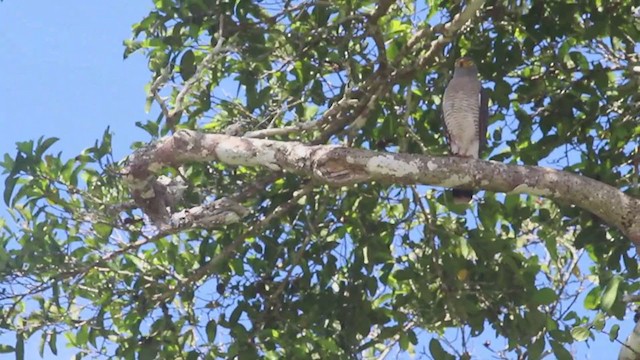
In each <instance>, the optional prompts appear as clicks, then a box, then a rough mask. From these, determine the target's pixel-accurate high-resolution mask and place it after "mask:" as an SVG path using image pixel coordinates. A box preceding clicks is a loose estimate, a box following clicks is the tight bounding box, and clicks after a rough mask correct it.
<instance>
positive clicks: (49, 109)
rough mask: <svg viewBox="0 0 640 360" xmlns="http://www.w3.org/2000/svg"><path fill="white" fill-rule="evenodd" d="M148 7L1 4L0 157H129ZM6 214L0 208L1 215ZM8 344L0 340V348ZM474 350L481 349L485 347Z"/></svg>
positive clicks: (140, 113)
mask: <svg viewBox="0 0 640 360" xmlns="http://www.w3.org/2000/svg"><path fill="white" fill-rule="evenodd" d="M151 8H152V2H151V1H123V0H119V1H112V2H88V1H79V0H72V1H68V2H65V3H64V4H63V5H61V3H60V2H42V1H40V2H37V3H36V2H35V1H28V0H5V1H4V2H2V3H0V49H1V50H2V51H0V69H2V70H1V75H0V78H1V79H2V80H1V81H0V95H1V96H0V124H1V125H2V131H0V155H2V154H4V153H7V152H8V153H10V154H14V153H15V142H16V141H23V140H29V139H36V138H38V137H40V136H43V135H44V136H45V137H52V136H56V137H59V138H61V141H60V142H59V143H58V144H56V146H54V148H53V151H55V152H57V151H62V152H63V154H64V155H66V156H69V157H72V156H75V155H76V154H78V153H79V152H80V151H81V150H82V149H84V148H87V147H89V146H91V145H92V144H93V143H94V141H95V139H98V138H100V137H101V135H102V133H103V132H104V130H105V128H107V127H108V126H109V127H110V128H111V131H112V132H113V133H114V141H113V148H114V156H115V158H116V159H120V158H122V157H124V156H125V155H127V154H128V153H129V145H130V144H131V143H132V142H134V141H137V140H146V139H147V136H146V134H145V133H143V132H142V131H141V130H139V129H137V128H136V127H135V126H134V123H135V122H136V121H144V120H147V119H155V115H153V114H152V115H149V114H146V113H145V112H144V103H145V93H144V85H145V84H146V83H147V81H148V80H149V77H150V72H149V70H148V69H147V65H146V59H145V58H144V57H143V56H141V55H134V56H133V57H131V58H129V59H127V60H126V61H125V60H123V59H122V53H123V50H124V48H123V46H122V41H123V40H124V39H127V38H128V37H129V36H130V29H131V25H132V24H134V23H135V22H137V21H139V20H140V19H141V18H142V17H143V16H144V15H145V14H146V13H147V12H148V11H149V10H150V9H151ZM235 90H236V89H235V88H234V89H229V90H228V91H227V92H228V93H230V94H234V93H235ZM0 184H2V182H0ZM0 186H2V185H0ZM3 213H4V210H3V209H2V210H0V216H2V214H3ZM579 308H581V304H578V305H577V306H576V309H579ZM628 318H629V319H628V320H627V321H625V322H623V323H622V324H621V325H622V329H621V331H620V334H621V337H625V336H626V334H628V333H629V331H630V329H631V327H632V325H633V324H632V320H631V318H632V315H628ZM607 328H608V327H607ZM13 340H14V339H13V337H8V338H7V337H6V336H1V337H0V343H8V344H12V341H13ZM38 343H39V337H36V338H35V339H32V341H30V342H29V343H28V344H27V357H26V358H28V359H36V358H39V356H38V355H37V352H38V350H37V349H38V348H37V345H38ZM476 344H477V346H476V347H475V348H476V350H481V349H480V348H481V347H482V341H477V342H476ZM494 344H496V345H497V342H495V341H494ZM58 349H59V353H58V356H57V357H54V356H53V355H52V354H51V353H46V355H45V358H47V359H56V358H60V359H68V358H70V357H71V356H72V355H73V354H75V351H73V350H71V349H66V348H65V346H64V343H63V340H59V344H58ZM576 349H580V352H579V354H580V355H581V356H584V357H583V358H589V359H595V358H604V359H610V358H612V357H613V354H616V356H617V352H618V351H619V345H618V344H616V343H610V342H609V341H608V339H607V338H606V337H604V336H599V337H598V338H597V341H596V342H595V343H592V346H591V348H590V349H587V348H586V347H585V346H584V344H577V345H576ZM587 354H588V355H587ZM3 358H4V357H3V356H2V355H0V359H3ZM7 358H8V357H7Z"/></svg>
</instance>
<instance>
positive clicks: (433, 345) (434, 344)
mask: <svg viewBox="0 0 640 360" xmlns="http://www.w3.org/2000/svg"><path fill="white" fill-rule="evenodd" d="M429 351H430V352H431V356H433V358H434V359H436V360H449V359H451V360H454V359H455V356H453V355H451V354H449V353H448V352H446V351H445V350H444V348H443V347H442V345H440V341H438V340H437V339H431V341H429Z"/></svg>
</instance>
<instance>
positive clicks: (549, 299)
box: [531, 288, 558, 305]
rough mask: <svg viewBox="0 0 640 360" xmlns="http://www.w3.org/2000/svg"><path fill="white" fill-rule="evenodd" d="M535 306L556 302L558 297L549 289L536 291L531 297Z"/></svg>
mask: <svg viewBox="0 0 640 360" xmlns="http://www.w3.org/2000/svg"><path fill="white" fill-rule="evenodd" d="M531 300H532V302H533V304H535V305H549V304H552V303H553V302H555V301H556V300H558V295H557V294H556V292H555V290H553V289H551V288H542V289H538V290H537V291H536V292H535V293H534V294H533V296H532V297H531Z"/></svg>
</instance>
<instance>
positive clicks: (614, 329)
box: [609, 324, 620, 341]
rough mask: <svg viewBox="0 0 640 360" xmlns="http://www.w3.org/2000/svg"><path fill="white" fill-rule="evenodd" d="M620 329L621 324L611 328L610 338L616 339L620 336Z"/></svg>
mask: <svg viewBox="0 0 640 360" xmlns="http://www.w3.org/2000/svg"><path fill="white" fill-rule="evenodd" d="M619 331H620V325H618V324H615V325H613V326H612V327H611V330H609V340H611V341H614V340H615V339H617V338H618V332H619Z"/></svg>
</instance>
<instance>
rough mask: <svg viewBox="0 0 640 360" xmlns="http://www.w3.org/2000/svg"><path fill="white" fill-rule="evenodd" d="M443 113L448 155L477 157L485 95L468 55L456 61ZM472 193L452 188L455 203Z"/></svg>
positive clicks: (485, 111)
mask: <svg viewBox="0 0 640 360" xmlns="http://www.w3.org/2000/svg"><path fill="white" fill-rule="evenodd" d="M442 112H443V115H444V125H445V130H446V132H447V138H448V140H449V148H450V150H451V154H452V155H455V156H463V157H471V158H474V159H477V158H479V157H480V150H481V149H482V147H483V146H484V142H485V141H486V134H487V116H488V98H487V94H486V92H485V91H484V89H482V85H481V84H480V80H479V79H478V68H477V67H476V65H475V64H474V63H473V60H471V58H469V57H462V58H460V59H458V60H456V65H455V70H454V71H453V78H452V79H451V81H450V82H449V85H447V88H446V89H445V91H444V99H443V101H442ZM472 196H473V191H471V190H462V189H453V200H454V202H455V203H457V204H463V203H468V202H469V201H470V200H471V197H472Z"/></svg>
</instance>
